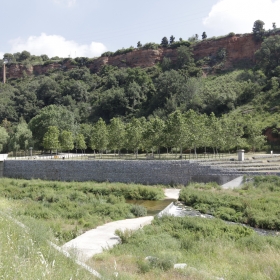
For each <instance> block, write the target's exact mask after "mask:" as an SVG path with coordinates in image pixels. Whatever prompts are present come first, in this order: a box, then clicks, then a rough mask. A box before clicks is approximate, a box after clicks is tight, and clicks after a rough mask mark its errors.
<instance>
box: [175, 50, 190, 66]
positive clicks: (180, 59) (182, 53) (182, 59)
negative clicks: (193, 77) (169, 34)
mask: <svg viewBox="0 0 280 280" xmlns="http://www.w3.org/2000/svg"><path fill="white" fill-rule="evenodd" d="M177 64H178V68H183V67H184V66H188V65H193V64H194V59H193V52H192V49H191V48H189V47H187V46H180V47H179V48H178V49H177Z"/></svg>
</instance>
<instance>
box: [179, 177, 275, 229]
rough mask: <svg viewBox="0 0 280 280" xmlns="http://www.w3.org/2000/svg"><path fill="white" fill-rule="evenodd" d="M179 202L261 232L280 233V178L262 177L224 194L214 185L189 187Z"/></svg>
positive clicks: (224, 191)
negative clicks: (270, 230)
mask: <svg viewBox="0 0 280 280" xmlns="http://www.w3.org/2000/svg"><path fill="white" fill-rule="evenodd" d="M179 199H180V200H182V201H183V202H185V203H186V204H187V205H189V206H192V207H194V208H195V209H197V210H199V211H201V212H202V213H207V214H211V215H214V216H215V217H218V218H221V219H223V220H227V221H233V222H240V223H244V224H248V225H250V226H252V227H257V228H262V229H272V230H280V215H279V205H280V177H277V176H259V177H255V179H254V181H253V182H250V183H246V184H244V185H243V187H242V188H241V189H235V190H223V189H221V188H219V187H217V186H216V185H213V184H205V185H204V184H195V183H193V184H190V185H189V186H187V187H185V188H183V189H182V190H181V192H180V197H179Z"/></svg>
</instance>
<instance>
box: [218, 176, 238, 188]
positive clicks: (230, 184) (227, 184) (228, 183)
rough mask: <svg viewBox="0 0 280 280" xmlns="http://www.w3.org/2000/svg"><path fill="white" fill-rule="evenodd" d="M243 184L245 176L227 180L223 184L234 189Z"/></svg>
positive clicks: (223, 186) (224, 186)
mask: <svg viewBox="0 0 280 280" xmlns="http://www.w3.org/2000/svg"><path fill="white" fill-rule="evenodd" d="M242 184H243V176H239V177H237V178H235V179H234V180H232V181H230V182H227V183H226V184H223V185H222V188H223V189H234V188H238V187H240V186H241V185H242Z"/></svg>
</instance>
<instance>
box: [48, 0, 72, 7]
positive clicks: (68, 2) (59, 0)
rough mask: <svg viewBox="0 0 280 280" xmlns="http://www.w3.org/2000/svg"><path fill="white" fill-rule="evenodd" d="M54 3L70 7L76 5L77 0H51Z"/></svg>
mask: <svg viewBox="0 0 280 280" xmlns="http://www.w3.org/2000/svg"><path fill="white" fill-rule="evenodd" d="M53 1H54V3H55V4H59V5H63V6H67V7H69V8H72V7H74V6H75V5H76V2H77V0H53Z"/></svg>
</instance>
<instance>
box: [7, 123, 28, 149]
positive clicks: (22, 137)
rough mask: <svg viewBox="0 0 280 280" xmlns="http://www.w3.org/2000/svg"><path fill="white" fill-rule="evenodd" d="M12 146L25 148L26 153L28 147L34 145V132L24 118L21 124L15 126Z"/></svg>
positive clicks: (11, 140) (11, 141)
mask: <svg viewBox="0 0 280 280" xmlns="http://www.w3.org/2000/svg"><path fill="white" fill-rule="evenodd" d="M10 146H11V148H14V147H16V148H17V149H22V150H24V151H25V154H26V153H27V150H28V148H29V147H31V146H33V139H32V132H31V130H30V129H29V128H28V125H27V123H26V122H25V120H24V119H23V118H20V121H19V124H18V125H16V126H15V127H14V130H13V133H12V135H11V139H10Z"/></svg>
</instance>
